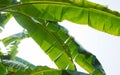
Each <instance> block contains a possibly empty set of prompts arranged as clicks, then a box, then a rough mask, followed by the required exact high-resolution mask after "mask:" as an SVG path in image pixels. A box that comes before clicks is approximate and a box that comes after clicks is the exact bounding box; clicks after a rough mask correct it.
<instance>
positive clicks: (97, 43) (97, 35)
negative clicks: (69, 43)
mask: <svg viewBox="0 0 120 75" xmlns="http://www.w3.org/2000/svg"><path fill="white" fill-rule="evenodd" d="M91 1H94V2H97V3H101V4H104V5H105V6H107V7H108V8H111V9H113V10H117V11H120V7H119V5H120V1H119V0H91ZM60 24H62V25H63V26H64V27H65V28H67V29H68V30H69V34H70V35H72V36H74V37H75V40H76V41H77V42H78V43H80V44H81V45H82V46H83V47H84V48H85V49H87V50H88V51H89V52H91V53H93V54H94V55H96V57H97V58H98V60H99V61H100V62H101V64H102V65H103V67H104V69H105V72H106V73H107V75H119V74H120V72H119V68H120V59H119V57H120V37H118V36H112V35H110V34H106V33H103V32H99V31H97V30H94V29H92V28H90V27H88V26H87V25H77V24H73V23H71V22H68V21H63V22H62V23H60ZM22 30H23V29H22V28H21V27H20V26H19V25H18V24H17V23H16V22H15V21H14V19H11V20H10V21H9V23H8V24H7V25H6V27H5V30H4V31H3V33H1V34H0V38H3V37H5V36H8V35H11V34H14V33H17V32H20V31H22ZM17 56H20V57H22V58H24V59H26V60H28V61H30V62H32V63H33V64H35V65H47V66H49V67H53V68H55V67H56V66H55V65H54V63H53V62H51V61H50V59H49V58H48V56H47V55H45V54H44V52H42V51H41V50H40V48H39V46H38V45H37V44H36V43H35V42H34V41H33V40H32V39H31V38H28V39H25V40H23V41H22V42H21V44H20V45H19V53H18V55H17Z"/></svg>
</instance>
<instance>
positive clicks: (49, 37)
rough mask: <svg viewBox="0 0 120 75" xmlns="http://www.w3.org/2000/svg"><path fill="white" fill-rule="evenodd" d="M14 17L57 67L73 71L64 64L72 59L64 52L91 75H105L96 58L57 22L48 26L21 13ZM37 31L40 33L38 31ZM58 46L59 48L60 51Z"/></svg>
mask: <svg viewBox="0 0 120 75" xmlns="http://www.w3.org/2000/svg"><path fill="white" fill-rule="evenodd" d="M14 15H15V18H16V20H17V21H18V23H20V24H21V25H22V26H23V27H24V28H26V29H27V30H28V32H29V33H30V35H31V37H32V38H33V39H34V40H35V41H36V42H37V43H38V44H39V45H40V46H41V47H42V49H43V50H44V51H45V52H46V53H47V54H48V55H49V56H50V58H51V59H52V60H53V61H54V62H55V63H56V64H57V66H58V67H59V66H60V67H59V68H61V66H63V68H64V69H66V68H67V69H71V64H70V63H69V64H68V63H67V65H66V63H64V62H70V61H69V60H68V59H70V57H66V56H63V52H64V54H67V55H68V56H69V55H70V56H71V57H72V60H73V59H74V60H75V61H76V62H77V63H78V64H79V65H80V66H82V67H83V68H84V69H85V70H87V71H88V72H89V73H93V74H94V72H96V70H98V71H97V73H100V74H99V75H104V70H103V68H102V66H101V64H100V63H99V62H98V60H97V59H96V57H95V56H94V55H92V54H91V53H89V52H87V51H86V50H85V49H83V48H82V47H81V46H79V45H78V44H77V43H76V42H75V41H74V40H73V38H72V37H71V36H69V35H68V33H67V31H66V30H65V29H64V28H63V27H61V26H59V25H58V24H57V23H56V22H47V23H46V25H45V24H43V25H41V23H42V22H40V23H39V21H36V20H35V19H33V18H30V17H29V16H26V15H23V14H22V15H21V14H20V13H19V14H14ZM19 16H21V17H19ZM36 22H37V23H36ZM28 26H29V27H28ZM35 26H36V27H35ZM33 27H35V28H33ZM30 28H31V29H30ZM37 29H38V31H36V30H37ZM42 29H44V30H42ZM36 35H37V36H36ZM38 35H39V36H38ZM57 46H59V47H58V48H59V50H58V48H57ZM61 47H62V48H61ZM58 52H59V53H58ZM57 53H58V54H57ZM69 53H70V54H69ZM64 65H66V66H64Z"/></svg>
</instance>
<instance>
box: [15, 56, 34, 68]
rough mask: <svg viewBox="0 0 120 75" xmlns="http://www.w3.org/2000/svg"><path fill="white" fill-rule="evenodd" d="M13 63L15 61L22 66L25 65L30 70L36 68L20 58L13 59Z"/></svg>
mask: <svg viewBox="0 0 120 75" xmlns="http://www.w3.org/2000/svg"><path fill="white" fill-rule="evenodd" d="M14 61H17V62H20V63H22V64H24V65H27V66H28V67H29V68H30V69H31V70H33V69H35V67H36V66H35V65H34V64H32V63H30V62H28V61H26V60H24V59H22V58H20V57H17V56H16V57H15V59H14Z"/></svg>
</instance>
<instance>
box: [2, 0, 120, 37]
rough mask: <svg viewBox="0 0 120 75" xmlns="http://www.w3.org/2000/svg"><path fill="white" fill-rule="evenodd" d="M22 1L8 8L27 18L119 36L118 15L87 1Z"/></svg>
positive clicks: (119, 19)
mask: <svg viewBox="0 0 120 75" xmlns="http://www.w3.org/2000/svg"><path fill="white" fill-rule="evenodd" d="M22 1H23V2H22V3H21V4H16V5H13V6H10V7H8V8H14V9H13V10H15V11H16V10H17V11H18V12H19V11H20V12H23V13H24V14H27V15H29V16H32V17H36V18H41V19H44V20H49V21H57V22H58V21H59V22H61V21H63V20H69V21H71V22H74V23H78V24H88V25H89V26H90V27H93V28H95V29H97V30H100V31H103V32H107V33H109V34H112V35H118V36H119V35H120V26H119V24H120V18H119V16H120V13H119V12H116V11H112V10H110V9H108V8H107V7H104V6H102V5H99V4H96V3H92V2H89V1H87V0H79V1H76V0H74V1H69V0H68V1H67V0H65V1H63V0H40V1H38V0H37V1H36V0H29V1H28V2H27V1H26V0H22ZM31 5H33V6H34V7H35V8H36V9H37V10H38V11H36V13H33V12H31V13H30V10H32V11H35V10H34V9H32V8H31ZM8 8H6V9H8ZM1 10H4V9H1Z"/></svg>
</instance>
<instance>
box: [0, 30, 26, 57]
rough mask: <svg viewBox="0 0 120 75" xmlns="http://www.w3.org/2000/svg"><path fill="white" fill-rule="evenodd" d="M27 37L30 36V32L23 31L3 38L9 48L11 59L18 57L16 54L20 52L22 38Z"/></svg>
mask: <svg viewBox="0 0 120 75" xmlns="http://www.w3.org/2000/svg"><path fill="white" fill-rule="evenodd" d="M26 37H28V33H27V32H25V31H23V32H20V33H16V34H14V35H11V36H9V37H6V38H3V39H2V42H3V44H4V45H5V47H6V48H7V50H9V55H10V58H11V59H14V58H15V57H16V54H17V53H18V50H17V48H18V44H19V43H20V41H21V40H22V39H24V38H26Z"/></svg>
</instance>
